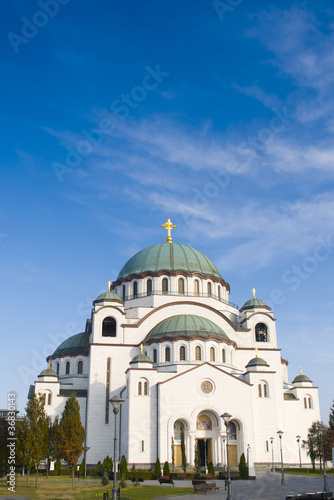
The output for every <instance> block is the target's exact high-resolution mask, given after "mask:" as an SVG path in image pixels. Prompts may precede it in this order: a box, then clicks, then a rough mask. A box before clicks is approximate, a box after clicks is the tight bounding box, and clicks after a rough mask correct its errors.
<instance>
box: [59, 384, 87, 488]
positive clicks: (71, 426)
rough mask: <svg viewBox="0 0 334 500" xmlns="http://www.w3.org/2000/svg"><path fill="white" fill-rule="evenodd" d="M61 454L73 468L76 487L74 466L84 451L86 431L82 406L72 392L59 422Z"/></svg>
mask: <svg viewBox="0 0 334 500" xmlns="http://www.w3.org/2000/svg"><path fill="white" fill-rule="evenodd" d="M59 436H60V443H59V454H60V456H61V457H62V458H63V459H64V460H65V461H66V463H67V465H68V466H69V467H71V469H72V488H74V467H75V466H76V465H77V463H78V460H79V457H80V455H81V453H82V451H83V442H84V439H85V436H86V431H85V429H84V427H83V425H82V423H81V418H80V407H79V403H78V401H77V398H76V397H75V394H74V393H72V394H71V396H70V397H69V398H68V400H67V401H66V404H65V408H64V411H63V413H62V417H61V420H60V423H59Z"/></svg>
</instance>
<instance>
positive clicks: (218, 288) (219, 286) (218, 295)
mask: <svg viewBox="0 0 334 500" xmlns="http://www.w3.org/2000/svg"><path fill="white" fill-rule="evenodd" d="M220 298H221V297H220V285H218V299H219V300H220Z"/></svg>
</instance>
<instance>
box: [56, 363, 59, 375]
mask: <svg viewBox="0 0 334 500" xmlns="http://www.w3.org/2000/svg"><path fill="white" fill-rule="evenodd" d="M56 372H57V375H59V363H57V364H56Z"/></svg>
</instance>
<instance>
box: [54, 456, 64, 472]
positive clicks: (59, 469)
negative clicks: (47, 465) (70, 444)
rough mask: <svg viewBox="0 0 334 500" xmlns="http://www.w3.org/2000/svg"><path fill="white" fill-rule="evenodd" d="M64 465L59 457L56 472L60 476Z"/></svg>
mask: <svg viewBox="0 0 334 500" xmlns="http://www.w3.org/2000/svg"><path fill="white" fill-rule="evenodd" d="M62 468H63V466H62V464H61V460H60V458H57V460H56V463H55V473H56V475H57V476H60V471H61V470H62Z"/></svg>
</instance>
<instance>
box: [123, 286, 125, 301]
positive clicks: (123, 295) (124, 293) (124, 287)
mask: <svg viewBox="0 0 334 500" xmlns="http://www.w3.org/2000/svg"><path fill="white" fill-rule="evenodd" d="M122 300H123V302H124V301H125V285H122Z"/></svg>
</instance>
